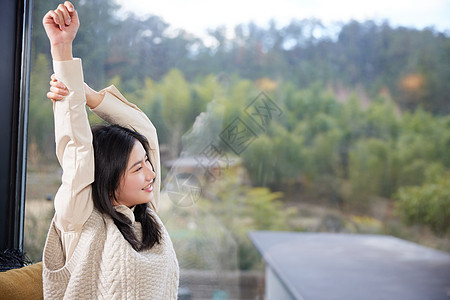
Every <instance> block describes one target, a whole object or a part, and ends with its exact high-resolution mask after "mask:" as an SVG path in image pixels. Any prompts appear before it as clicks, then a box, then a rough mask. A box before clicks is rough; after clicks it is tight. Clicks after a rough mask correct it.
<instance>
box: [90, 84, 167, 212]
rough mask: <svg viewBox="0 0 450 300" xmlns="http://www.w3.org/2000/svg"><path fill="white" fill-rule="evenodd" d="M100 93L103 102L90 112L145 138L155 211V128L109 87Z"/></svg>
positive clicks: (157, 169) (157, 184)
mask: <svg viewBox="0 0 450 300" xmlns="http://www.w3.org/2000/svg"><path fill="white" fill-rule="evenodd" d="M100 93H102V94H104V98H103V101H102V102H101V103H100V104H99V105H98V106H97V107H95V108H94V109H92V111H93V112H94V113H95V114H97V115H98V116H99V117H100V118H102V119H103V120H105V121H106V122H108V123H110V124H117V125H120V126H123V127H126V128H129V129H132V130H134V131H137V132H139V133H140V134H142V135H143V136H145V137H146V138H147V140H148V143H149V146H150V153H149V155H150V161H151V162H152V164H153V167H154V168H155V172H156V179H155V184H154V190H153V193H154V197H153V202H152V203H151V204H152V206H153V210H155V211H157V209H158V204H159V192H160V186H161V168H160V157H159V143H158V136H157V133H156V129H155V126H153V123H152V122H151V121H150V120H149V118H148V117H147V116H146V115H145V113H143V112H142V111H141V110H140V109H139V108H138V107H137V106H136V105H134V104H133V103H130V102H128V101H127V99H125V97H124V96H123V95H122V94H121V93H120V92H119V90H117V88H116V87H114V86H110V87H108V88H106V89H104V90H102V91H101V92H100Z"/></svg>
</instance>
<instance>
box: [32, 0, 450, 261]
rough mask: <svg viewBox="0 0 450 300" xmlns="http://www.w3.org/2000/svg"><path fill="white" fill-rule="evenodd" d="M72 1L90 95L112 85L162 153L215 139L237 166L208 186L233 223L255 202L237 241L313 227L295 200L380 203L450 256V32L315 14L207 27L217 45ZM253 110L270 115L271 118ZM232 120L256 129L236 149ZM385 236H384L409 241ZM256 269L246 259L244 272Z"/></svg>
mask: <svg viewBox="0 0 450 300" xmlns="http://www.w3.org/2000/svg"><path fill="white" fill-rule="evenodd" d="M53 2H55V3H56V1H42V0H35V1H34V6H35V7H34V15H33V19H34V20H33V44H32V66H31V92H30V105H29V115H30V117H29V125H28V126H29V131H28V135H29V137H28V141H29V150H28V151H29V154H28V155H29V164H30V165H33V164H34V165H39V164H45V163H49V162H51V163H56V159H55V156H54V154H53V153H54V136H53V122H52V109H51V102H50V101H48V100H47V99H46V97H45V94H46V92H47V89H48V82H49V76H50V74H51V72H52V71H51V60H50V51H49V45H48V40H47V39H46V37H45V33H44V31H43V28H42V26H41V24H40V20H41V18H42V17H41V16H42V15H44V14H45V12H46V11H47V10H48V7H52V5H53V4H54V3H53ZM74 3H75V5H77V4H78V6H77V7H78V10H79V13H80V16H82V17H81V27H80V32H79V34H78V36H77V38H76V40H75V44H74V54H75V56H77V57H81V58H82V59H83V67H84V71H85V81H86V82H87V83H88V84H89V85H90V86H92V87H93V88H95V89H101V88H103V87H105V86H107V85H109V84H114V85H116V86H117V87H118V88H119V89H120V90H121V91H122V92H123V94H124V95H125V96H126V97H127V98H128V99H130V101H132V102H134V103H136V104H137V105H138V106H139V107H140V108H141V109H142V110H143V111H144V112H145V113H146V114H147V115H148V116H149V117H150V119H151V120H152V121H153V123H154V124H155V126H156V128H157V129H158V134H159V139H160V143H161V145H162V147H161V148H162V149H166V151H165V152H164V153H163V158H166V159H168V160H173V159H177V158H178V157H180V155H181V156H182V155H187V154H199V153H201V151H202V149H204V148H205V147H207V146H208V145H211V144H213V145H215V146H217V149H220V151H219V152H220V153H221V155H222V157H228V160H227V161H226V162H225V164H228V165H226V166H225V167H223V164H222V168H223V169H226V170H223V171H224V172H223V173H224V174H227V172H226V171H228V169H230V171H231V169H232V168H231V167H230V164H229V162H230V161H238V162H239V163H240V164H241V167H242V169H243V170H244V171H245V174H246V176H244V178H245V179H243V180H242V181H241V182H239V181H238V180H237V179H236V178H234V179H231V178H228V179H224V180H222V181H220V182H216V183H214V184H215V185H213V187H211V188H210V189H211V190H210V192H211V193H216V196H215V197H214V198H215V200H218V199H219V200H220V199H222V203H224V205H225V206H223V207H221V206H211V203H210V202H208V201H206V200H205V201H203V203H204V209H209V210H213V211H215V213H214V214H215V215H217V216H219V218H221V221H222V222H223V223H225V224H227V222H228V221H229V219H227V218H229V217H230V216H229V215H228V214H227V213H226V212H227V210H226V208H225V207H226V203H227V200H226V199H228V198H229V197H230V196H229V195H228V196H226V195H227V193H229V191H230V190H232V189H230V186H234V187H239V188H236V189H237V190H238V191H236V193H237V194H235V195H234V196H232V197H233V199H235V200H233V201H241V202H239V203H240V204H239V205H241V206H242V207H245V208H246V209H244V210H240V211H239V212H237V214H238V215H239V214H243V215H242V216H241V217H242V218H241V217H239V219H245V218H249V219H251V220H253V221H252V222H250V223H251V225H249V224H248V223H245V224H240V223H236V222H235V223H233V224H234V225H232V226H233V228H234V227H235V229H236V231H233V230H232V232H233V233H235V234H236V235H237V236H236V237H235V238H236V239H237V240H238V241H241V240H242V239H243V236H244V235H245V233H242V232H241V231H242V230H243V229H242V228H251V229H280V230H306V229H305V227H304V226H302V225H299V224H294V223H295V222H290V221H289V218H290V216H293V215H295V214H296V213H297V214H298V211H296V210H295V209H293V207H295V204H296V203H297V202H300V201H306V202H309V203H318V204H322V205H328V206H330V207H333V208H336V209H338V210H339V211H342V212H345V213H351V214H353V215H360V216H369V217H373V215H371V213H370V209H371V207H372V206H373V203H377V202H382V203H386V205H388V206H389V207H390V209H391V210H392V214H394V216H397V217H398V218H400V219H401V220H402V222H403V223H404V224H406V225H407V226H423V227H424V228H427V230H429V231H430V232H431V233H432V234H434V235H436V236H438V237H440V238H445V239H446V242H445V243H446V246H445V245H444V246H442V245H440V246H438V247H439V248H442V249H445V250H447V251H450V246H449V245H448V241H449V239H450V155H449V149H450V84H449V82H450V36H449V35H450V34H449V32H438V31H436V30H434V29H433V28H426V29H422V30H418V29H413V28H405V27H393V26H391V25H390V24H389V23H388V22H375V21H365V22H357V21H350V22H348V23H345V24H336V26H335V27H333V28H327V27H325V26H324V25H323V24H322V23H321V21H320V20H315V19H307V20H292V21H291V22H290V24H288V25H286V26H283V27H281V26H279V25H278V24H277V23H276V21H274V20H273V21H271V22H269V23H268V24H267V26H259V25H256V24H254V23H247V24H240V25H238V26H236V27H235V28H234V29H233V34H232V35H231V36H230V35H229V34H228V32H229V31H227V28H225V27H218V28H211V29H209V31H208V34H209V36H210V38H211V40H212V41H214V43H212V45H205V43H204V41H202V40H201V39H200V38H198V37H196V36H194V35H192V34H190V33H189V32H186V31H184V30H181V29H176V30H174V29H173V28H171V27H170V24H168V23H166V22H165V21H164V20H163V19H162V18H161V17H158V16H154V15H151V16H148V17H146V18H138V17H136V16H134V15H128V16H126V17H121V18H119V17H118V16H117V14H116V12H117V10H118V8H119V7H118V5H116V4H114V3H113V2H112V1H105V0H96V1H80V2H78V3H77V1H74ZM99 7H101V9H98V8H99ZM258 101H259V102H258ZM255 103H264V104H265V105H269V106H270V107H269V108H270V111H269V110H267V109H268V107H267V106H266V111H265V113H266V114H262V113H261V111H260V110H258V107H259V108H261V107H260V106H256V104H255ZM255 109H256V112H255ZM270 112H272V113H273V114H271V113H270ZM200 116H202V117H200ZM255 116H257V117H258V119H255ZM89 117H90V118H91V122H92V123H96V122H99V120H98V119H97V118H96V117H95V116H94V115H93V114H90V115H89ZM202 122H203V123H202ZM237 122H240V123H239V124H242V126H245V127H246V128H247V130H248V132H249V134H250V135H249V136H247V139H246V140H243V142H242V143H241V144H240V145H239V147H240V148H239V149H236V148H233V145H231V146H230V145H229V144H227V141H226V140H224V132H225V130H226V129H227V128H230V126H231V127H233V126H234V127H233V128H238V127H239V126H238V125H239V124H238V123H237ZM194 123H196V124H203V125H204V126H203V127H202V128H200V129H198V128H196V126H195V125H194ZM205 124H206V126H205ZM240 126H241V125H240ZM202 143H204V144H202ZM165 173H166V174H167V173H170V170H168V169H166V170H165ZM230 177H233V176H230ZM202 197H206V196H205V195H202ZM227 197H228V198H227ZM208 203H209V204H208ZM235 204H236V203H235ZM274 210H275V211H277V213H276V214H275V215H274V213H273V212H274ZM239 216H240V215H239ZM280 220H284V221H280ZM359 220H360V221H361V219H359ZM381 221H382V222H383V221H384V220H381ZM361 222H363V221H361ZM383 228H384V229H382V230H380V231H378V232H379V233H385V234H393V235H399V236H401V237H404V238H411V239H413V240H414V238H413V237H411V236H410V235H409V234H403V235H402V234H401V233H399V232H398V230H395V229H392V227H390V229H389V228H386V227H383ZM175 243H176V238H175ZM239 244H240V247H242V248H243V249H246V248H249V247H250V246H249V244H248V241H247V242H242V243H241V242H239ZM241 250H242V249H239V251H241ZM243 255H244V254H243ZM243 257H245V255H244V256H243ZM253 263H254V262H252V259H251V258H248V259H241V261H240V262H239V264H240V268H242V269H250V268H252V264H253Z"/></svg>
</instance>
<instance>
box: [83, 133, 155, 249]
mask: <svg viewBox="0 0 450 300" xmlns="http://www.w3.org/2000/svg"><path fill="white" fill-rule="evenodd" d="M92 134H93V145H94V158H95V179H94V182H93V183H92V198H93V200H94V206H95V208H96V209H97V210H99V211H100V212H101V213H104V214H106V215H109V216H110V217H111V218H112V219H113V220H114V224H116V226H117V228H118V229H119V231H120V232H121V233H122V235H123V237H124V238H125V239H126V240H127V241H128V242H129V243H130V244H131V246H132V247H133V249H135V250H136V251H139V250H144V249H149V248H152V247H153V246H154V245H155V244H157V243H158V244H159V243H160V241H161V227H160V225H159V223H158V222H157V221H156V220H155V218H154V217H153V216H152V215H150V214H149V213H148V212H147V207H148V204H147V203H143V204H139V205H136V206H135V209H134V216H135V220H136V221H138V222H140V223H141V226H142V241H140V240H139V239H138V237H137V236H136V234H135V231H134V228H133V226H132V223H131V220H130V219H129V218H128V217H126V216H125V215H124V214H122V213H120V212H117V211H116V210H115V209H114V206H113V203H112V201H117V199H116V198H115V197H116V196H115V191H116V190H117V188H118V187H119V185H120V180H121V178H122V176H124V175H125V171H126V167H127V164H128V159H129V157H130V153H131V150H132V149H133V146H134V144H135V143H136V142H140V143H141V144H142V146H143V147H144V149H145V151H146V152H147V156H148V157H150V155H149V150H150V147H149V144H148V141H147V139H146V138H145V137H144V136H143V135H141V134H139V133H138V132H136V131H133V130H130V129H128V128H125V127H122V126H119V125H98V126H95V127H94V128H92ZM150 163H152V162H150Z"/></svg>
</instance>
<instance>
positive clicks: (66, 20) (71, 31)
mask: <svg viewBox="0 0 450 300" xmlns="http://www.w3.org/2000/svg"><path fill="white" fill-rule="evenodd" d="M42 24H43V25H44V29H45V32H46V34H47V36H48V39H49V40H50V45H51V50H52V57H53V59H54V60H71V59H72V42H73V40H74V39H75V36H76V35H77V32H78V28H79V27H80V21H79V19H78V14H77V12H76V10H75V8H74V6H73V5H72V3H70V2H69V1H66V2H64V4H60V5H58V7H57V8H56V9H55V10H50V11H49V12H47V14H45V16H44V18H43V20H42Z"/></svg>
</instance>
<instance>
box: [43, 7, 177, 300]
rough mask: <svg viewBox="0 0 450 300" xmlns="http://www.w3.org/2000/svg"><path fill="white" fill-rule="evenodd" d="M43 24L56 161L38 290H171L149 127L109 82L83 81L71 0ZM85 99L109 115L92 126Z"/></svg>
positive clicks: (97, 294) (54, 293)
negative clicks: (96, 85)
mask: <svg viewBox="0 0 450 300" xmlns="http://www.w3.org/2000/svg"><path fill="white" fill-rule="evenodd" d="M43 25H44V28H45V31H46V33H47V36H48V38H49V40H50V44H51V53H52V58H53V68H54V72H55V74H54V75H53V76H52V80H51V88H50V92H49V93H48V94H47V96H48V97H49V98H50V99H52V100H53V103H54V105H53V109H54V117H55V139H56V154H57V157H58V160H59V163H60V164H61V167H62V169H63V175H62V184H61V186H60V188H59V190H58V192H57V194H56V196H55V216H54V218H53V220H52V223H51V225H50V229H49V233H48V236H47V241H46V244H45V247H44V254H43V267H44V269H43V280H44V297H45V298H46V299H125V298H126V299H176V298H177V290H178V278H179V268H178V262H177V259H176V255H175V252H174V250H173V246H172V242H171V240H170V237H169V235H168V233H167V230H166V229H165V227H164V225H163V224H162V222H161V220H160V219H159V217H158V216H157V214H156V209H157V205H158V197H159V186H160V162H159V146H158V140H157V135H156V130H155V128H154V126H153V124H152V123H151V122H150V120H149V119H148V118H147V116H146V115H145V114H144V113H143V112H142V111H140V110H139V109H138V108H137V107H136V106H135V105H133V104H131V103H129V102H128V101H127V100H126V99H125V98H124V97H123V96H122V95H121V94H120V92H119V91H118V90H117V89H115V88H114V87H113V86H111V87H109V88H107V89H105V90H103V91H101V92H96V91H94V90H92V89H91V88H89V87H88V86H87V85H85V84H84V83H83V72H82V66H81V60H80V59H73V57H72V42H73V40H74V38H75V36H76V33H77V31H78V27H79V19H78V15H77V12H76V11H75V9H74V7H73V5H72V4H71V3H70V2H68V1H66V2H65V3H64V4H60V5H59V6H58V7H57V9H56V10H51V11H49V12H48V13H47V14H46V15H45V16H44V19H43ZM85 105H87V106H89V108H90V109H91V110H92V111H93V112H94V113H96V114H97V115H98V116H100V117H101V118H103V119H104V120H105V121H107V122H109V123H110V124H114V125H110V126H101V127H98V128H95V129H93V131H92V132H91V129H90V127H89V123H88V119H87V115H86V110H85ZM94 166H95V167H94ZM149 204H150V205H149Z"/></svg>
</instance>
